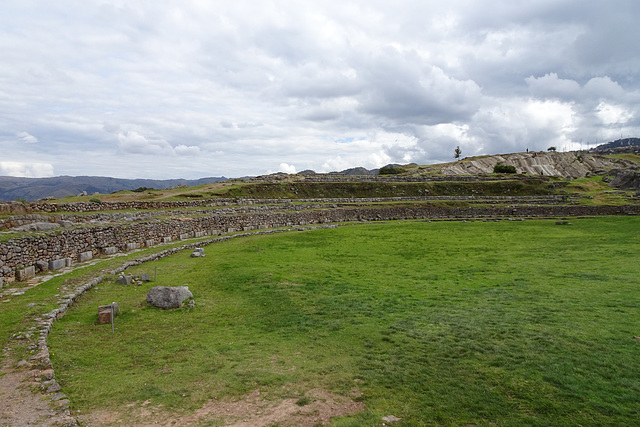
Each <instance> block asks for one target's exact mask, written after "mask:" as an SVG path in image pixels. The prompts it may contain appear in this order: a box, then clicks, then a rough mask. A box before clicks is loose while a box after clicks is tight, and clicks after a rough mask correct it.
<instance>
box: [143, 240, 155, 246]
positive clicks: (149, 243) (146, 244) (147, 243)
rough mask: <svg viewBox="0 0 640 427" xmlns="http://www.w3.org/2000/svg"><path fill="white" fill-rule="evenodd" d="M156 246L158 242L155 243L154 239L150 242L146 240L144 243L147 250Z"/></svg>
mask: <svg viewBox="0 0 640 427" xmlns="http://www.w3.org/2000/svg"><path fill="white" fill-rule="evenodd" d="M155 244H156V241H155V240H154V239H149V240H145V241H144V245H145V246H146V247H147V248H150V247H152V246H153V245H155Z"/></svg>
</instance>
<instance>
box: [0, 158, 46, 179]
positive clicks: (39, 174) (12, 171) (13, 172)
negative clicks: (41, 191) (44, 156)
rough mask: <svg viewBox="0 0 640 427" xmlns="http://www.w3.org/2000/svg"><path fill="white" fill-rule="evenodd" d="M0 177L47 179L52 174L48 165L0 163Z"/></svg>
mask: <svg viewBox="0 0 640 427" xmlns="http://www.w3.org/2000/svg"><path fill="white" fill-rule="evenodd" d="M0 175H3V176H4V175H8V176H21V177H25V178H47V177H50V176H54V173H53V165H52V164H50V163H28V162H0Z"/></svg>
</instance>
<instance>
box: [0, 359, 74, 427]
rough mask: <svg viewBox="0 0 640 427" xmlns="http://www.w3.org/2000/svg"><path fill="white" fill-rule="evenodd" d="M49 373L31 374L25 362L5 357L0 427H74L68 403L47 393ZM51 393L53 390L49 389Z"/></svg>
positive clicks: (0, 369) (0, 376) (0, 388)
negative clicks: (17, 361)
mask: <svg viewBox="0 0 640 427" xmlns="http://www.w3.org/2000/svg"><path fill="white" fill-rule="evenodd" d="M49 376H51V377H52V376H53V371H50V370H45V371H41V370H32V369H31V364H30V363H28V362H26V361H21V362H19V363H16V362H15V360H13V359H11V358H10V357H7V358H5V359H4V360H3V362H2V366H1V367H0V403H1V404H0V426H2V427H4V426H11V427H13V426H15V427H22V426H75V425H77V423H76V420H75V419H73V418H72V417H71V416H70V413H69V410H68V404H69V401H68V400H66V398H65V396H64V395H63V394H62V393H60V392H53V391H50V392H48V393H47V390H46V388H45V389H44V390H42V389H41V387H47V386H46V382H47V381H48V379H47V378H49ZM52 390H53V389H52Z"/></svg>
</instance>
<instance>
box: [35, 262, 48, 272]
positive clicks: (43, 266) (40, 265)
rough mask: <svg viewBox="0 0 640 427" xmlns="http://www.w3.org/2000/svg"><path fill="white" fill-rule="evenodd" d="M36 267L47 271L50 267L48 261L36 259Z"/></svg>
mask: <svg viewBox="0 0 640 427" xmlns="http://www.w3.org/2000/svg"><path fill="white" fill-rule="evenodd" d="M36 269H37V270H38V271H47V270H48V269H49V263H48V262H47V261H43V260H40V261H36Z"/></svg>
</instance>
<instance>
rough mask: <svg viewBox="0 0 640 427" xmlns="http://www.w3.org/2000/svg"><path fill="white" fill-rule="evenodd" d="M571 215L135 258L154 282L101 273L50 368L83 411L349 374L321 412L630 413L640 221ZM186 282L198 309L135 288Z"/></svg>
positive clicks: (638, 325) (415, 418) (380, 228)
mask: <svg viewBox="0 0 640 427" xmlns="http://www.w3.org/2000/svg"><path fill="white" fill-rule="evenodd" d="M570 222H571V225H556V224H555V221H550V220H531V221H524V222H520V221H514V222H510V221H502V222H491V223H480V222H467V223H463V222H431V223H428V222H390V223H386V224H380V223H378V224H373V223H369V224H363V225H356V226H348V227H340V228H337V229H329V230H315V231H307V232H300V233H287V234H281V235H276V236H261V237H257V236H256V237H251V238H245V239H236V240H231V241H228V242H225V243H220V244H215V245H210V246H208V247H207V248H206V249H205V250H206V258H203V259H200V258H189V253H181V254H178V255H175V256H172V257H169V258H165V259H163V260H160V261H157V262H153V263H149V264H145V265H141V266H139V267H136V268H135V269H132V270H131V272H138V273H139V272H147V273H151V274H152V273H153V271H154V269H155V268H157V271H158V278H157V281H156V282H155V283H151V284H146V285H144V286H141V287H135V286H126V285H117V284H115V283H113V282H105V283H102V284H100V285H99V286H98V287H97V289H94V290H92V291H91V292H89V293H88V294H87V295H85V296H83V297H82V298H81V300H80V301H79V303H78V304H77V305H76V306H75V307H74V308H73V309H72V310H70V312H69V313H68V314H67V315H66V316H65V317H63V318H62V319H61V320H59V321H57V322H56V323H55V324H54V328H53V330H52V333H51V335H50V337H49V344H50V348H51V350H50V351H51V353H52V354H53V355H52V362H53V364H54V367H55V369H56V377H57V379H58V381H59V382H60V384H61V385H62V387H63V392H64V393H66V394H67V395H68V396H69V397H70V399H71V402H72V406H73V408H72V409H73V410H74V412H76V411H80V413H85V412H89V411H93V410H99V409H106V410H111V411H119V410H120V409H121V408H122V407H123V406H124V405H126V404H129V403H136V404H137V405H140V404H141V403H142V402H144V401H147V400H149V401H150V402H151V405H158V404H162V405H163V408H165V410H167V411H171V412H174V413H189V412H190V411H193V410H195V409H196V408H199V407H201V406H202V405H203V404H204V403H205V402H207V401H208V400H209V399H213V398H218V399H220V398H223V397H225V396H226V397H227V398H240V397H241V396H243V395H245V394H247V393H250V392H252V391H254V390H257V389H259V390H261V392H262V393H263V395H265V396H268V397H270V398H272V399H278V398H284V397H294V398H298V399H299V402H301V404H305V403H306V402H307V401H308V400H310V399H311V398H310V397H309V395H308V393H307V392H308V391H309V390H310V389H314V388H315V389H317V388H322V389H324V390H327V391H330V392H333V393H338V394H341V395H345V396H347V395H350V393H352V392H353V389H354V387H357V388H358V389H359V390H360V392H361V393H362V395H361V397H359V398H358V399H359V400H361V401H362V402H363V403H364V404H365V405H366V408H365V410H364V411H362V412H360V413H359V414H356V415H352V416H346V417H342V418H338V419H335V420H334V421H333V423H334V424H335V425H338V426H374V425H375V426H379V425H380V424H381V421H380V419H381V417H382V416H384V415H388V414H394V415H395V416H397V417H400V418H402V421H401V422H399V423H398V424H396V425H400V426H422V425H478V426H480V425H499V426H522V425H530V426H531V425H533V426H536V425H539V426H548V425H572V426H573V425H632V424H636V423H637V420H638V418H639V417H640V371H639V369H638V366H637V361H638V358H639V355H640V341H638V340H636V339H634V336H636V335H640V292H638V289H639V287H640V279H639V275H638V271H639V268H638V264H637V257H638V253H640V233H639V232H640V218H638V217H616V218H597V219H579V220H578V219H572V220H570ZM183 284H188V285H189V288H190V289H191V291H192V292H193V294H194V296H195V301H196V304H197V305H196V307H195V308H183V309H177V310H171V311H161V310H157V309H152V308H149V307H148V306H147V304H146V303H145V296H146V292H147V290H148V289H149V288H150V287H152V286H155V285H165V286H179V285H183ZM112 301H117V302H118V303H119V304H120V307H121V309H122V314H121V315H120V316H118V317H117V318H116V331H115V334H112V333H111V328H110V326H109V325H98V324H97V306H98V305H101V304H107V303H110V302H112ZM223 421H224V420H223V419H221V418H219V419H212V420H210V421H209V423H208V424H205V425H220V424H222V423H223Z"/></svg>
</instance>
